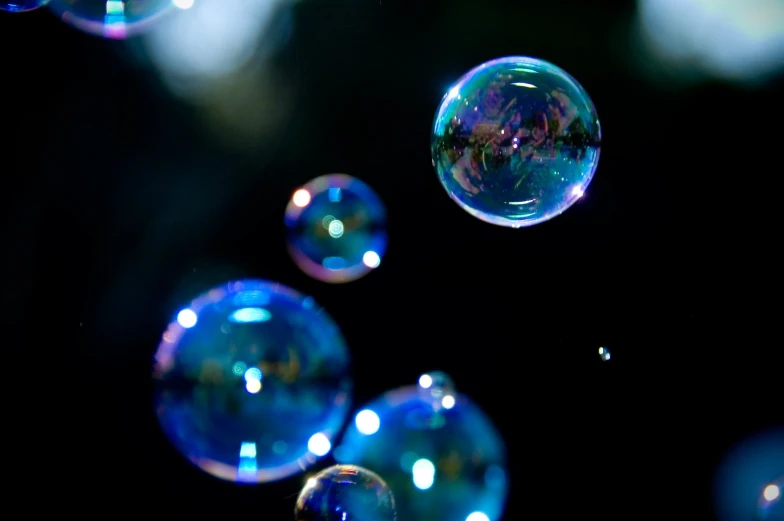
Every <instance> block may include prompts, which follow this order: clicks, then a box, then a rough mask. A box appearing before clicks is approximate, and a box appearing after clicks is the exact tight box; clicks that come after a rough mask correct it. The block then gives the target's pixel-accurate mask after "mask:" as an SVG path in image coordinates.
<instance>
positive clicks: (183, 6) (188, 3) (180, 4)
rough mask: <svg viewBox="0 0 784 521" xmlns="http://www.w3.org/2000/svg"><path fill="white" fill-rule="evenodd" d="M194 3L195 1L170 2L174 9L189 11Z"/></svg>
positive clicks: (173, 0)
mask: <svg viewBox="0 0 784 521" xmlns="http://www.w3.org/2000/svg"><path fill="white" fill-rule="evenodd" d="M194 3H195V0H172V4H174V7H177V8H179V9H190V8H191V7H193V4H194Z"/></svg>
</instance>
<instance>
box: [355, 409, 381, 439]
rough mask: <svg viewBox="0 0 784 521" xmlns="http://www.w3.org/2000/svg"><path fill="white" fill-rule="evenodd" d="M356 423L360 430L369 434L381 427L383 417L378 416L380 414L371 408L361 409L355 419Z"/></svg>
mask: <svg viewBox="0 0 784 521" xmlns="http://www.w3.org/2000/svg"><path fill="white" fill-rule="evenodd" d="M354 423H355V424H356V426H357V430H358V431H359V432H361V433H362V434H365V435H368V436H370V435H371V434H375V433H377V432H378V429H379V428H381V419H380V418H379V417H378V414H376V413H375V412H373V411H371V410H370V409H365V410H364V411H359V413H357V417H356V418H355V419H354Z"/></svg>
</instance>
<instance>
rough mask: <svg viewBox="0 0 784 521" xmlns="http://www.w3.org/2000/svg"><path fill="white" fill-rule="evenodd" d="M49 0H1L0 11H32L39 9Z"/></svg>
mask: <svg viewBox="0 0 784 521" xmlns="http://www.w3.org/2000/svg"><path fill="white" fill-rule="evenodd" d="M48 1H49V0H0V11H8V12H10V13H21V12H23V11H32V10H33V9H38V8H39V7H41V6H42V5H46V3H47V2H48Z"/></svg>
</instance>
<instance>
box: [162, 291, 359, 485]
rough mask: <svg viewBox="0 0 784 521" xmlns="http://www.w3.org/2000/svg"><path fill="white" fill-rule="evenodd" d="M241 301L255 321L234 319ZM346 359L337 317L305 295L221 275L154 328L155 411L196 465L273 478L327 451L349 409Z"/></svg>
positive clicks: (217, 472)
mask: <svg viewBox="0 0 784 521" xmlns="http://www.w3.org/2000/svg"><path fill="white" fill-rule="evenodd" d="M243 310H254V312H253V313H247V312H245V313H241V314H240V316H242V317H245V318H248V317H251V318H257V317H259V316H263V317H264V320H258V319H253V320H247V319H246V320H237V316H238V311H243ZM256 310H263V311H264V313H263V315H259V314H257V311H256ZM348 367H349V355H348V350H347V348H346V345H345V343H344V341H343V338H342V336H341V333H340V331H339V329H338V327H337V325H336V324H335V323H334V322H333V321H332V319H331V318H330V317H329V315H327V314H326V312H324V311H323V310H322V309H321V308H319V307H318V306H317V305H316V304H315V303H314V302H313V299H312V298H310V297H304V296H302V295H300V294H298V293H296V292H295V291H293V290H291V289H288V288H286V287H285V286H283V285H281V284H277V283H270V282H265V281H260V280H243V281H237V282H230V283H228V284H224V285H222V286H219V287H216V288H214V289H212V290H210V291H208V292H207V293H205V294H203V295H201V296H200V297H198V298H196V299H195V300H194V301H193V302H191V303H190V304H189V306H188V307H187V308H185V309H183V311H181V312H179V313H178V315H177V319H176V320H175V321H174V322H173V323H172V324H171V325H169V327H168V329H167V330H166V332H165V333H164V334H163V338H162V340H161V343H160V345H159V346H158V350H157V352H156V355H155V369H154V379H155V382H156V412H157V414H158V419H159V421H160V424H161V426H162V428H163V430H164V432H165V434H166V436H167V437H168V438H169V440H170V441H171V442H172V444H173V445H174V447H175V448H176V449H177V451H179V452H180V453H181V454H182V455H183V456H185V457H186V458H187V459H188V460H190V461H191V462H192V463H194V464H195V465H197V466H198V467H199V468H201V469H202V470H204V471H206V472H208V473H210V474H212V475H214V476H216V477H219V478H222V479H226V480H231V481H241V482H268V481H273V480H277V479H282V478H285V477H288V476H291V475H293V474H296V473H298V472H301V471H302V470H303V469H305V468H307V467H308V466H309V465H311V464H312V463H314V462H315V461H316V458H318V457H322V456H325V455H326V454H328V453H329V452H330V450H331V447H332V445H331V441H330V440H331V439H332V437H334V436H335V435H336V433H337V432H338V431H339V429H340V428H341V427H342V425H343V423H344V421H345V418H346V415H347V413H348V408H349V392H350V387H351V381H350V378H349V375H348Z"/></svg>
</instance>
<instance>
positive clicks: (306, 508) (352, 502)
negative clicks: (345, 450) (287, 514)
mask: <svg viewBox="0 0 784 521" xmlns="http://www.w3.org/2000/svg"><path fill="white" fill-rule="evenodd" d="M294 520H295V521H396V520H397V516H396V513H395V498H394V497H393V495H392V491H391V490H390V489H389V487H388V486H387V484H386V483H385V482H384V480H383V479H381V478H380V477H379V476H378V474H375V473H374V472H371V471H369V470H367V469H364V468H362V467H357V466H354V465H335V466H333V467H330V468H328V469H326V470H324V471H322V472H320V473H319V474H317V475H316V476H314V477H312V478H310V479H308V481H307V483H306V484H305V487H304V488H303V489H302V492H300V494H299V497H298V498H297V506H296V508H295V510H294Z"/></svg>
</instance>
